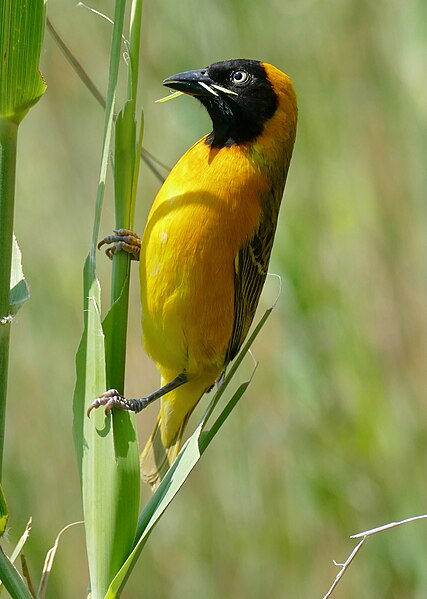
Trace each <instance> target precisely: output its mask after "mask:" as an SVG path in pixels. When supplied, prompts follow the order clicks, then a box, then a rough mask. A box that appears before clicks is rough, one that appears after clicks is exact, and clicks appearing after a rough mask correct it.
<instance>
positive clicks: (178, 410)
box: [141, 371, 220, 489]
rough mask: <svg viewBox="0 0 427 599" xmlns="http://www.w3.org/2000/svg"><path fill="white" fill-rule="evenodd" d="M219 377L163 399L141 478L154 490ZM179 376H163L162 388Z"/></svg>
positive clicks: (196, 382) (205, 379)
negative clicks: (202, 399)
mask: <svg viewBox="0 0 427 599" xmlns="http://www.w3.org/2000/svg"><path fill="white" fill-rule="evenodd" d="M219 374H220V372H216V371H213V372H208V373H207V374H206V375H205V376H203V377H194V378H192V379H191V380H189V381H187V382H186V383H185V384H184V385H182V386H181V387H177V388H176V389H174V390H173V391H170V392H169V393H167V394H166V395H165V396H164V397H162V399H161V405H160V411H159V415H158V417H157V422H156V426H155V427H154V431H153V433H152V435H151V437H150V438H149V439H148V441H147V444H146V446H145V448H144V451H143V452H142V454H141V478H142V480H143V481H144V482H146V483H148V484H149V485H151V488H152V489H155V488H156V487H157V486H158V485H159V484H160V482H161V480H162V478H163V477H164V475H165V474H166V472H167V471H168V470H169V468H170V466H171V465H172V464H173V462H174V460H175V459H176V457H177V455H178V453H179V450H180V448H181V444H182V438H183V435H184V430H185V427H186V426H187V423H188V420H189V419H190V416H191V414H192V412H193V410H194V408H195V407H196V405H197V404H198V403H199V401H200V399H201V397H202V396H203V394H204V393H205V392H206V391H207V390H208V389H209V388H210V387H211V385H212V383H213V382H214V381H215V380H216V379H217V378H218V376H219ZM175 376H176V373H173V372H171V373H168V372H162V385H164V384H165V382H166V381H168V380H169V381H170V380H172V379H173V378H174V377H175Z"/></svg>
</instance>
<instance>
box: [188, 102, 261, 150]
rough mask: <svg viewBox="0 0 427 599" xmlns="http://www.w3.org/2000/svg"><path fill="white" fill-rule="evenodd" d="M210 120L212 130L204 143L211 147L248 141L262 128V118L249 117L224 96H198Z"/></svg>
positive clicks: (258, 133) (256, 135) (259, 132)
mask: <svg viewBox="0 0 427 599" xmlns="http://www.w3.org/2000/svg"><path fill="white" fill-rule="evenodd" d="M198 99H199V100H200V102H201V103H202V104H203V106H204V107H205V108H206V110H207V111H208V113H209V116H210V117H211V120H212V132H211V133H210V134H209V135H208V137H207V138H206V143H207V144H208V145H210V146H211V147H212V148H221V147H224V146H232V145H234V144H244V143H246V142H250V141H252V140H253V139H255V138H256V137H258V135H261V133H262V131H263V129H264V120H262V119H255V118H253V117H252V118H251V115H250V114H247V112H246V111H245V110H244V109H243V108H241V107H240V106H239V105H238V104H237V103H236V102H233V100H228V99H224V98H219V97H215V98H212V99H211V98H208V97H200V98H198Z"/></svg>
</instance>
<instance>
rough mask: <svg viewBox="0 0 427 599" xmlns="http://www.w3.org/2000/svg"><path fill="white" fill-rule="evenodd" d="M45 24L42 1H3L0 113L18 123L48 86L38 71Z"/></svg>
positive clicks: (1, 16) (0, 12) (0, 37)
mask: <svg viewBox="0 0 427 599" xmlns="http://www.w3.org/2000/svg"><path fill="white" fill-rule="evenodd" d="M44 24H45V3H44V1H43V0H32V1H31V2H29V1H28V0H2V2H1V3H0V56H1V57H2V60H1V61H0V81H1V85H2V89H1V94H0V116H1V117H3V118H7V119H10V120H13V121H14V122H15V123H19V122H20V121H21V120H22V119H23V118H24V116H25V114H26V113H27V112H28V110H29V109H30V108H31V106H33V104H35V103H36V102H37V100H39V98H40V97H41V96H42V95H43V93H44V91H45V89H46V84H45V82H44V81H43V78H42V76H41V75H40V72H39V70H38V64H39V60H40V51H41V45H42V41H43V35H44Z"/></svg>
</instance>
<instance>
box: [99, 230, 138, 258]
mask: <svg viewBox="0 0 427 599" xmlns="http://www.w3.org/2000/svg"><path fill="white" fill-rule="evenodd" d="M114 233H115V234H114V235H107V236H106V237H104V239H101V241H100V242H99V243H98V249H101V247H102V246H103V245H110V244H113V245H111V247H107V248H106V250H105V253H106V254H107V256H108V257H109V258H110V260H112V259H113V256H114V254H117V252H121V251H125V252H127V253H128V254H130V257H131V260H139V253H140V251H141V239H140V238H139V237H138V235H137V234H136V233H134V232H133V231H130V230H129V229H114Z"/></svg>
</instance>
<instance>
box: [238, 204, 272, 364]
mask: <svg viewBox="0 0 427 599" xmlns="http://www.w3.org/2000/svg"><path fill="white" fill-rule="evenodd" d="M272 216H273V215H272V214H271V213H267V214H265V213H264V214H263V216H262V218H261V221H260V224H259V226H258V228H257V230H256V231H255V234H254V235H253V237H252V238H251V239H250V240H249V241H248V242H247V243H246V244H245V245H244V246H243V247H241V248H240V250H239V252H238V254H237V256H236V258H235V260H234V270H235V274H234V324H233V332H232V334H231V339H230V343H229V346H228V350H227V357H226V364H228V362H230V361H231V360H233V358H235V356H236V355H237V353H238V351H239V349H240V347H241V345H242V343H243V341H244V340H245V338H246V335H247V334H248V331H249V328H250V326H251V324H252V320H253V318H254V316H255V311H256V309H257V306H258V301H259V297H260V295H261V291H262V288H263V286H264V282H265V278H266V276H267V270H268V263H269V260H270V254H271V248H272V246H273V240H274V232H275V228H276V227H275V225H276V219H275V218H274V217H272ZM276 218H277V217H276Z"/></svg>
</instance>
